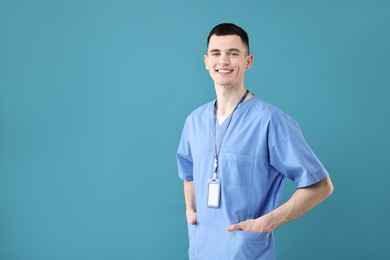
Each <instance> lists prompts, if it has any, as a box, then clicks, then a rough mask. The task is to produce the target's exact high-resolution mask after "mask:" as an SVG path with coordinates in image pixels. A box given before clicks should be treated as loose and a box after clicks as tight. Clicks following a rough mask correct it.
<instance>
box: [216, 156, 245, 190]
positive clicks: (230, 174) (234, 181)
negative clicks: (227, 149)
mask: <svg viewBox="0 0 390 260" xmlns="http://www.w3.org/2000/svg"><path fill="white" fill-rule="evenodd" d="M222 156H223V159H224V160H223V162H222V169H221V173H222V175H223V176H222V178H223V181H224V183H225V184H228V185H235V186H247V187H248V186H251V185H252V181H253V180H252V174H253V157H252V156H250V155H243V154H234V153H224V154H223V155H221V157H222Z"/></svg>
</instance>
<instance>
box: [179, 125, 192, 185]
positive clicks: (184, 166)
mask: <svg viewBox="0 0 390 260" xmlns="http://www.w3.org/2000/svg"><path fill="white" fill-rule="evenodd" d="M188 121H189V120H188V119H187V120H186V123H185V124H184V128H183V132H182V134H181V138H180V143H179V148H178V149H177V154H176V159H177V168H178V174H179V177H180V179H182V180H189V181H191V180H193V177H192V176H193V175H192V174H193V167H192V165H193V163H192V154H191V146H190V141H189V136H190V132H189V122H188Z"/></svg>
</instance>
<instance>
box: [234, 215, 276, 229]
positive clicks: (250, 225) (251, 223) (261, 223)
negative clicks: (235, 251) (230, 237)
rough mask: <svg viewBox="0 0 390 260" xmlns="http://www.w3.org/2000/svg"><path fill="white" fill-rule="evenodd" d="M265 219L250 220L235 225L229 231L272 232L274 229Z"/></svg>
mask: <svg viewBox="0 0 390 260" xmlns="http://www.w3.org/2000/svg"><path fill="white" fill-rule="evenodd" d="M266 222H267V221H266V218H265V217H260V218H257V219H248V220H245V221H242V222H240V223H237V224H233V225H231V226H230V227H228V228H227V231H229V232H232V231H235V230H242V231H246V232H271V231H272V229H271V228H270V227H269V225H268V224H267V223H266Z"/></svg>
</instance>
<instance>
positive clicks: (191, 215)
mask: <svg viewBox="0 0 390 260" xmlns="http://www.w3.org/2000/svg"><path fill="white" fill-rule="evenodd" d="M186 217H187V222H188V224H191V225H196V212H195V211H194V210H188V209H187V210H186Z"/></svg>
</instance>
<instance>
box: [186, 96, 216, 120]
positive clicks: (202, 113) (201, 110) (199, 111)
mask: <svg viewBox="0 0 390 260" xmlns="http://www.w3.org/2000/svg"><path fill="white" fill-rule="evenodd" d="M214 102H215V100H213V101H210V102H208V103H206V104H204V105H201V106H200V107H198V108H196V109H194V110H193V111H192V112H191V113H190V114H189V115H188V116H187V119H186V122H189V121H194V120H195V121H196V120H199V119H202V118H205V117H206V116H207V115H209V114H210V113H213V112H214V110H213V108H214Z"/></svg>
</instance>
